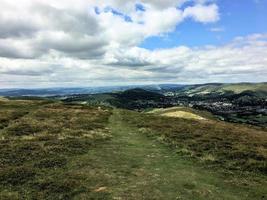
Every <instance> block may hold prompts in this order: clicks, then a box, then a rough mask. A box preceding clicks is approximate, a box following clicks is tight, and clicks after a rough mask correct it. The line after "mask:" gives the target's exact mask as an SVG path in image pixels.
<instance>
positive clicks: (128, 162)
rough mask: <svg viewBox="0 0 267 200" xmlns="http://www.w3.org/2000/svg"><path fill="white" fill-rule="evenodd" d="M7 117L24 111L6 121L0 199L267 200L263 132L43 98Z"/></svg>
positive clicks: (5, 107) (0, 134)
mask: <svg viewBox="0 0 267 200" xmlns="http://www.w3.org/2000/svg"><path fill="white" fill-rule="evenodd" d="M183 109H184V108H183ZM183 111H186V112H189V110H183ZM0 112H2V113H17V112H19V113H23V114H20V115H19V117H15V118H13V115H12V114H10V115H9V114H4V115H3V116H1V117H2V118H4V117H5V119H6V122H5V123H6V124H5V126H4V128H2V129H1V130H0V138H1V140H0V199H12V200H13V199H51V200H54V199H101V200H102V199H130V200H131V199H189V200H190V199H200V200H201V199H203V200H204V199H205V200H206V199H238V200H239V199H266V196H265V194H266V192H267V191H266V185H267V179H266V175H265V173H264V171H262V170H260V168H259V167H261V166H263V167H264V165H263V163H264V162H265V161H266V159H265V157H260V156H265V155H266V146H264V139H265V137H263V136H262V135H261V134H262V133H261V131H259V130H254V129H251V128H247V127H244V126H240V127H239V126H236V128H234V127H235V126H234V125H231V124H226V123H222V122H217V121H212V119H210V118H209V120H207V121H205V123H204V122H202V121H195V120H185V119H180V118H169V117H162V116H155V115H153V114H145V113H137V112H131V111H127V110H118V109H113V110H111V109H109V108H106V107H102V108H97V107H90V106H83V105H67V104H62V103H60V102H42V101H39V100H37V101H30V100H28V101H26V100H24V101H14V100H10V101H5V102H3V101H0ZM195 114H198V115H200V116H202V115H201V113H195ZM204 115H205V116H203V117H205V118H208V115H206V114H204ZM206 123H207V124H206ZM209 123H211V124H209ZM213 126H215V127H213ZM219 127H220V128H219ZM216 128H217V129H218V130H217V129H216ZM229 128H230V129H233V130H230V131H229V130H228V129H229ZM215 130H217V131H215ZM226 130H227V131H228V134H226V133H225V132H226ZM238 130H239V132H238ZM190 131H191V132H190ZM214 131H215V132H214ZM249 131H253V133H251V134H249ZM237 133H239V135H238V134H237ZM231 134H233V135H231ZM226 135H228V137H226ZM224 137H226V138H224ZM243 137H244V138H243ZM190 138H191V139H190ZM245 140H246V143H245ZM193 141H194V142H193ZM215 141H216V142H215ZM227 142H228V143H227ZM166 144H168V145H166ZM181 144H183V145H181ZM215 144H216V145H217V146H216V145H215ZM265 144H266V143H265ZM223 145H225V148H228V147H231V148H232V150H231V151H233V153H234V154H229V152H230V150H228V151H225V149H224V148H223V147H221V146H223ZM169 146H171V148H170V147H169ZM234 147H235V148H236V149H234ZM217 148H221V149H217ZM256 150H257V151H256ZM219 151H222V155H221V156H222V157H220V158H222V159H224V161H225V163H223V162H222V163H221V162H218V155H219V154H217V153H218V152H219ZM229 155H231V156H232V155H235V156H236V160H233V158H231V156H229ZM247 158H249V161H247ZM252 158H253V159H252ZM240 160H241V161H242V160H243V162H244V163H245V164H247V163H250V165H249V166H250V167H251V168H250V169H247V168H242V167H241V168H240V166H241V165H240ZM255 160H256V162H255ZM196 161H197V162H196ZM226 161H227V162H226ZM234 161H236V163H235V164H236V165H232V164H233V163H232V162H234ZM227 163H229V166H230V167H227V166H226V165H225V164H227ZM211 166H217V169H216V170H215V169H211ZM237 166H238V167H239V168H237ZM261 169H264V168H261ZM229 174H230V175H229Z"/></svg>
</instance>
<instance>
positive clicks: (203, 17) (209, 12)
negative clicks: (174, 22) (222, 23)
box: [183, 4, 220, 23]
mask: <svg viewBox="0 0 267 200" xmlns="http://www.w3.org/2000/svg"><path fill="white" fill-rule="evenodd" d="M218 9H219V8H218V6H217V5H216V4H210V5H201V4H198V5H195V6H191V7H187V8H186V9H185V10H184V13H183V15H184V17H192V18H193V19H194V20H196V21H198V22H203V23H208V22H216V21H218V20H219V18H220V16H219V12H218Z"/></svg>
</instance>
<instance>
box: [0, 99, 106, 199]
mask: <svg viewBox="0 0 267 200" xmlns="http://www.w3.org/2000/svg"><path fill="white" fill-rule="evenodd" d="M0 113H1V114H2V115H1V122H4V123H2V124H3V128H2V129H1V130H0V136H1V138H2V139H1V140H0V199H4V198H6V199H21V198H26V199H32V198H35V199H36V198H37V199H70V198H72V197H73V196H74V195H76V193H79V192H82V191H83V192H84V190H83V189H82V188H83V186H82V184H81V180H80V179H79V177H76V176H75V175H73V174H72V173H69V169H68V163H69V162H70V160H71V159H73V158H75V157H77V156H79V155H83V154H86V153H87V152H88V151H90V149H91V148H94V146H95V145H97V144H98V143H102V141H105V140H108V139H109V138H110V137H111V135H110V131H109V129H108V128H107V124H108V118H109V116H110V114H111V112H110V110H109V109H107V108H102V109H101V108H100V109H98V108H93V107H87V106H77V105H63V104H61V103H54V102H42V101H13V100H12V101H0ZM62 177H64V178H62Z"/></svg>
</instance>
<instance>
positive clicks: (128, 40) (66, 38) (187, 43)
mask: <svg viewBox="0 0 267 200" xmlns="http://www.w3.org/2000/svg"><path fill="white" fill-rule="evenodd" d="M266 19H267V1H266V0H234V1H233V0H164V1H163V0H137V1H135V0H128V1H125V0H103V1H100V0H20V1H16V0H0V88H10V87H27V88H35V87H76V86H103V85H126V84H127V85H128V84H151V83H205V82H241V81H242V82H244V81H250V82H260V81H267V23H266Z"/></svg>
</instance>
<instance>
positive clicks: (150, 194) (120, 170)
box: [81, 110, 264, 200]
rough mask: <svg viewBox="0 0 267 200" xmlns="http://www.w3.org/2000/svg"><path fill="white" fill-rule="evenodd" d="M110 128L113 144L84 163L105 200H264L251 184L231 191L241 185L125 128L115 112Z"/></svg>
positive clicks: (94, 152)
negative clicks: (88, 167) (89, 164)
mask: <svg viewBox="0 0 267 200" xmlns="http://www.w3.org/2000/svg"><path fill="white" fill-rule="evenodd" d="M110 128H111V131H112V135H113V139H112V140H111V141H110V142H109V143H107V144H104V145H102V146H100V147H96V148H94V149H93V150H91V151H90V153H89V154H87V155H85V156H84V158H83V159H84V160H85V161H86V160H87V162H90V163H92V164H91V166H90V168H93V169H95V170H93V171H92V170H90V173H91V177H92V179H93V180H94V181H95V182H97V183H98V184H97V187H96V189H95V191H96V192H99V193H101V192H107V193H109V194H110V196H103V197H102V198H103V199H105V198H107V199H109V198H111V199H138V200H140V199H164V200H165V199H166V200H169V199H170V200H172V199H174V200H175V199H203V200H204V199H205V200H206V199H227V200H228V199H236V200H240V199H262V196H258V197H255V193H254V192H253V190H254V189H253V188H252V189H251V188H250V187H249V185H245V184H244V186H242V183H240V187H235V186H234V185H236V183H234V181H240V180H235V179H234V178H226V177H224V176H223V175H222V174H219V173H218V172H213V171H210V170H206V169H203V167H199V166H198V165H197V164H196V163H193V161H186V160H184V159H182V158H179V156H178V155H177V154H175V153H174V152H173V151H171V149H169V148H168V147H166V146H165V145H163V144H160V143H158V142H156V141H153V139H151V138H147V137H146V136H145V135H143V134H141V133H139V131H138V130H137V129H135V128H132V127H130V126H128V125H127V124H126V123H125V122H123V120H122V119H121V115H120V111H119V110H115V111H114V114H113V116H112V117H111V119H110ZM81 170H86V168H84V169H82V168H81ZM100 177H101V178H100ZM246 184H247V183H246ZM263 199H264V197H263Z"/></svg>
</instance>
